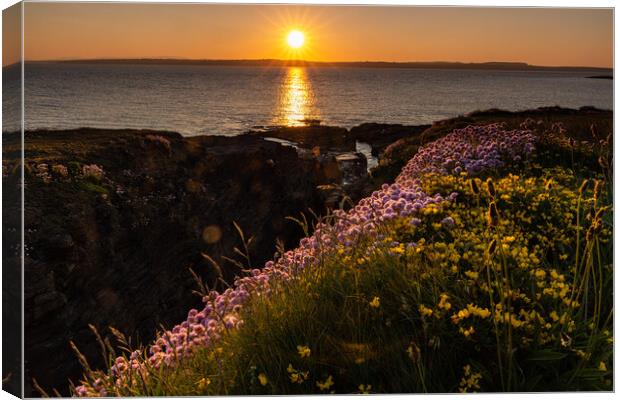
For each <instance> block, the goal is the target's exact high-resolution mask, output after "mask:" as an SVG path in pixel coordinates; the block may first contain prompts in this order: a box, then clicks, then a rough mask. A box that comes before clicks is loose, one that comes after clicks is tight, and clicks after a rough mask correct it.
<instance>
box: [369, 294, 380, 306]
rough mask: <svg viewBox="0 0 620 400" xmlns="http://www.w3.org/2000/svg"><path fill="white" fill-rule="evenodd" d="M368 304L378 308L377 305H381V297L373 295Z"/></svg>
mask: <svg viewBox="0 0 620 400" xmlns="http://www.w3.org/2000/svg"><path fill="white" fill-rule="evenodd" d="M368 304H370V306H371V307H372V308H379V306H381V299H379V297H377V296H375V297H374V298H373V299H372V301H370V302H368Z"/></svg>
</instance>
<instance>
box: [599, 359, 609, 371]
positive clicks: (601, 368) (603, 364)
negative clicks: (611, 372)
mask: <svg viewBox="0 0 620 400" xmlns="http://www.w3.org/2000/svg"><path fill="white" fill-rule="evenodd" d="M598 370H599V371H607V365H605V363H604V362H603V361H601V362H600V364H599V365H598Z"/></svg>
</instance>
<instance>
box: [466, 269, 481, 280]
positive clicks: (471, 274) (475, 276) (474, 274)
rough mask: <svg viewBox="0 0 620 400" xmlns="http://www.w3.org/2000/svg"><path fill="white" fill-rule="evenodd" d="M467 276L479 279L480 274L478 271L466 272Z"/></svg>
mask: <svg viewBox="0 0 620 400" xmlns="http://www.w3.org/2000/svg"><path fill="white" fill-rule="evenodd" d="M465 275H467V277H468V278H471V279H478V275H479V274H478V273H477V272H476V271H465Z"/></svg>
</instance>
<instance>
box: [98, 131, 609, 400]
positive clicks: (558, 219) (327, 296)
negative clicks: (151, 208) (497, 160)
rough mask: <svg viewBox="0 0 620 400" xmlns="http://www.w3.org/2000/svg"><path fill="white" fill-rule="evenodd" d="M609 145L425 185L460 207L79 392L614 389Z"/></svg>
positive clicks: (357, 248) (362, 244)
mask: <svg viewBox="0 0 620 400" xmlns="http://www.w3.org/2000/svg"><path fill="white" fill-rule="evenodd" d="M593 134H596V133H595V132H594V133H593ZM610 141H611V137H607V138H606V139H602V140H601V141H600V142H598V143H597V144H596V145H593V144H592V141H590V142H588V143H586V142H579V143H577V142H575V140H574V139H571V138H568V137H567V136H566V135H565V132H562V130H561V129H559V128H557V129H556V128H552V129H551V130H549V129H546V130H545V135H544V136H541V137H540V138H539V142H538V146H537V152H536V156H534V157H533V159H531V160H529V161H527V162H524V163H520V164H519V166H516V165H512V166H506V167H503V168H501V169H494V170H490V171H487V172H485V173H484V174H483V175H478V176H476V177H471V176H469V175H468V174H467V173H465V172H463V173H461V174H458V175H440V174H434V173H433V174H427V175H425V176H423V177H421V179H420V181H421V185H422V188H423V190H424V192H425V193H440V194H442V196H443V197H444V198H448V197H449V195H450V194H451V193H454V192H456V193H457V194H458V195H457V196H456V201H454V202H452V201H443V202H442V203H440V204H430V205H427V206H425V207H424V208H423V209H422V212H421V215H420V218H419V219H418V218H414V219H415V220H416V221H415V223H413V222H412V220H411V218H410V217H397V218H394V219H391V220H389V221H387V222H386V223H385V224H384V225H383V226H381V227H380V235H378V239H377V236H366V237H365V236H364V235H362V236H361V238H360V240H358V241H357V242H355V244H354V245H353V246H350V247H347V248H346V249H345V248H344V247H343V246H342V245H338V246H336V247H334V248H333V249H332V250H330V251H328V252H325V253H324V254H322V256H321V258H320V259H319V260H318V264H317V265H316V266H313V267H312V268H307V269H305V270H303V271H301V272H300V273H298V274H297V275H295V276H293V277H292V278H291V279H290V280H286V281H272V282H271V283H270V285H271V291H270V293H269V295H268V296H265V295H256V294H254V295H253V296H252V297H251V298H250V299H249V301H248V303H247V305H246V306H244V308H243V309H242V310H241V311H240V314H239V315H240V318H241V319H242V320H243V322H244V324H243V328H242V329H229V330H225V331H224V334H223V336H222V338H221V339H220V340H219V341H218V342H217V343H215V344H214V345H212V346H210V347H205V348H203V349H200V350H199V351H197V352H195V353H193V354H191V355H190V356H189V357H187V358H184V359H180V360H178V362H177V363H176V364H175V365H174V366H173V367H165V366H162V367H160V368H159V369H154V368H152V367H147V368H148V369H147V371H146V372H145V373H142V372H136V373H134V374H129V375H123V378H122V379H124V380H123V381H122V382H117V381H116V380H115V378H114V377H112V376H111V375H106V374H99V373H94V372H90V371H87V375H88V378H89V381H90V382H95V381H97V379H99V380H98V381H97V384H96V386H97V387H99V388H104V389H105V392H106V393H107V394H117V395H123V396H132V395H224V394H244V395H249V394H309V393H403V392H458V391H461V392H472V391H566V390H612V388H613V383H612V377H613V353H612V352H613V345H612V343H613V332H612V324H613V249H612V237H611V235H612V220H613V218H612V216H613V214H612V209H611V206H612V194H613V188H612V186H611V182H612V180H611V168H610V165H611V143H610ZM331 218H333V217H331V216H330V217H326V218H325V221H324V222H327V223H329V222H330V220H331ZM304 228H307V226H305V227H304ZM204 294H206V293H204ZM109 350H112V349H111V348H109ZM127 350H129V349H127ZM104 353H105V354H106V357H110V362H111V363H112V362H113V357H112V356H111V355H110V356H108V355H107V351H105V352H104ZM143 357H146V354H137V353H134V355H133V358H134V359H143ZM137 371H138V370H137ZM145 374H146V375H148V377H145Z"/></svg>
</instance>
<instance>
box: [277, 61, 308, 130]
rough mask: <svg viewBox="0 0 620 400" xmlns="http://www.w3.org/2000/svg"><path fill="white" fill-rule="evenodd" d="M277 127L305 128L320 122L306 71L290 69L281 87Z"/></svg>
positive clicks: (300, 68) (296, 68)
mask: <svg viewBox="0 0 620 400" xmlns="http://www.w3.org/2000/svg"><path fill="white" fill-rule="evenodd" d="M279 97H280V98H279V104H278V114H277V118H276V121H275V122H276V124H277V125H286V126H304V125H309V124H310V123H311V122H313V120H318V114H317V113H316V110H315V107H314V105H315V104H314V93H313V91H312V85H311V83H310V79H308V75H307V73H306V69H305V68H302V67H290V68H288V70H287V71H286V75H285V76H284V78H283V80H282V84H281V85H280V96H279Z"/></svg>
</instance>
